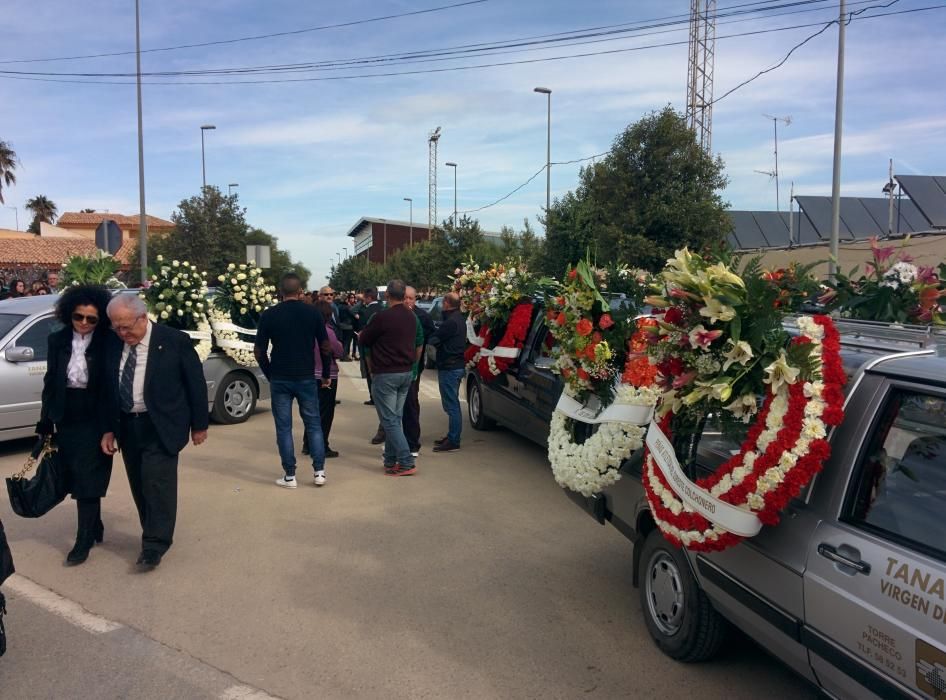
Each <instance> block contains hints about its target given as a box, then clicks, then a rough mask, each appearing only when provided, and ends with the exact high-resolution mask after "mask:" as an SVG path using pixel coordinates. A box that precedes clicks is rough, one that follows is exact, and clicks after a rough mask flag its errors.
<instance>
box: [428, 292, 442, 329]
mask: <svg viewBox="0 0 946 700" xmlns="http://www.w3.org/2000/svg"><path fill="white" fill-rule="evenodd" d="M428 313H429V314H430V318H431V319H432V320H433V321H434V323H440V322H441V321H442V320H443V299H440V298H439V297H438V298H437V299H435V300H434V304H433V306H431V307H430V311H429V312H428Z"/></svg>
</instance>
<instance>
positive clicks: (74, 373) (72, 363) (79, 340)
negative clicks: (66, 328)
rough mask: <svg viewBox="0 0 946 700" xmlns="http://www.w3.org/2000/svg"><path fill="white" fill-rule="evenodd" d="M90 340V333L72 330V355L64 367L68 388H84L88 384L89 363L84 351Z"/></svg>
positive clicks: (87, 347)
mask: <svg viewBox="0 0 946 700" xmlns="http://www.w3.org/2000/svg"><path fill="white" fill-rule="evenodd" d="M91 342H92V334H91V333H87V334H86V335H82V334H80V333H76V332H75V331H73V332H72V356H71V357H70V358H69V365H68V366H67V367H66V386H67V387H69V388H70V389H85V388H86V387H87V386H88V385H89V365H88V363H87V362H86V359H85V351H86V350H88V349H89V343H91Z"/></svg>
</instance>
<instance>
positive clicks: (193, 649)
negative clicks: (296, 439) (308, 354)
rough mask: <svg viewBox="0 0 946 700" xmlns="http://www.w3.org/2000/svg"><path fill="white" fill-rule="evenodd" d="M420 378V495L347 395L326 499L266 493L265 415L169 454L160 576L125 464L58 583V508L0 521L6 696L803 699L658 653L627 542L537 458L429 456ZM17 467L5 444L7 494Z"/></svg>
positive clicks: (787, 681) (347, 380)
mask: <svg viewBox="0 0 946 700" xmlns="http://www.w3.org/2000/svg"><path fill="white" fill-rule="evenodd" d="M343 371H344V372H345V373H352V374H353V373H354V372H355V371H356V367H355V366H353V365H352V364H347V365H344V366H343ZM425 377H426V378H425V380H424V383H423V384H424V385H423V389H422V392H421V404H422V425H423V428H424V441H425V443H426V444H425V448H424V450H423V451H422V453H421V458H420V459H419V460H418V466H419V469H418V474H417V475H416V476H413V477H401V478H390V477H385V476H384V475H383V474H382V471H381V460H380V454H379V452H380V450H379V448H377V447H375V446H372V445H370V444H368V438H369V437H370V436H371V435H372V434H373V433H374V430H375V428H376V425H377V418H376V416H375V414H374V412H373V410H372V409H371V408H370V407H368V406H364V405H362V401H363V400H364V399H365V398H367V394H366V391H365V389H364V386H363V382H362V381H361V380H359V379H356V378H354V377H353V376H346V377H343V378H342V380H341V387H340V391H339V396H340V398H341V399H342V404H341V405H340V406H338V411H337V413H336V420H335V428H334V430H333V437H332V445H333V447H334V448H335V449H337V450H339V451H340V452H341V457H340V458H339V459H335V460H330V461H329V462H328V468H327V469H328V471H327V473H328V484H327V485H326V486H325V487H324V488H321V489H317V488H315V486H314V485H313V484H312V482H311V477H310V474H309V472H308V469H307V468H302V465H303V462H302V461H301V459H300V469H299V476H300V478H301V482H300V487H299V488H298V489H296V490H295V491H289V490H284V489H279V488H277V487H276V486H275V485H274V484H273V483H272V482H273V480H274V479H276V478H277V477H278V476H279V474H280V469H279V460H278V457H277V456H276V453H275V445H274V438H273V426H272V420H271V418H270V415H269V411H268V405H267V404H266V403H262V404H261V406H260V409H259V412H258V415H255V416H254V417H253V418H252V419H251V420H250V421H249V422H247V423H246V424H244V425H240V426H212V428H211V432H210V438H209V439H208V441H207V443H206V444H205V445H203V446H201V447H198V448H194V447H188V448H187V450H186V451H185V452H184V453H183V455H182V459H181V473H180V502H179V514H178V524H177V532H176V542H175V544H174V547H173V548H172V549H171V551H170V552H169V553H168V555H167V556H166V557H165V559H164V562H163V563H162V564H161V566H160V567H159V568H158V569H157V570H155V571H153V572H151V573H147V574H140V573H137V572H136V571H135V568H134V560H135V558H136V556H137V554H138V550H139V536H140V531H139V528H138V523H137V516H136V514H135V511H134V505H133V503H132V501H131V497H130V494H129V492H128V485H127V481H126V479H125V476H124V470H123V468H122V465H121V460H120V459H117V460H116V469H115V471H114V474H113V478H112V485H111V488H110V490H109V497H108V498H107V499H106V501H105V503H104V505H103V519H104V521H105V528H106V530H105V543H104V544H103V545H102V546H98V547H96V548H95V549H94V550H93V552H92V554H91V556H90V558H89V561H88V562H87V563H86V564H84V565H82V566H79V567H75V568H66V567H64V566H63V559H64V557H65V553H66V552H67V551H68V550H69V548H70V546H71V544H72V538H73V535H74V528H75V525H74V519H75V511H74V505H73V504H72V503H71V502H67V503H64V504H63V505H61V506H59V507H58V508H57V509H56V510H54V511H53V512H52V513H50V514H48V515H47V516H46V517H44V518H41V519H39V520H36V521H28V520H23V519H20V518H17V517H16V516H14V515H13V514H12V513H11V512H10V510H9V504H8V503H6V501H5V499H3V502H2V504H0V518H2V519H3V522H4V524H5V526H6V528H7V532H8V535H9V537H10V543H11V547H12V549H13V555H14V559H15V562H16V565H17V569H18V572H19V576H21V577H23V578H22V579H20V578H18V579H16V580H15V581H13V582H12V585H11V586H4V591H5V592H6V593H7V597H8V599H9V603H8V608H9V610H10V615H9V636H10V649H9V651H8V654H7V656H5V657H3V658H2V659H0V697H2V698H3V700H8V699H10V700H18V699H19V698H66V697H75V698H204V697H206V698H231V699H233V698H239V699H244V700H245V699H251V700H252V699H255V698H266V697H280V698H314V697H318V698H386V699H387V698H391V699H395V698H477V699H480V698H577V697H599V698H661V697H677V696H681V695H683V694H691V695H696V696H698V697H700V698H706V699H710V698H726V699H727V700H732V699H734V698H757V697H760V696H762V695H764V696H766V697H767V698H769V699H771V700H776V699H778V698H804V697H815V694H814V692H813V691H812V690H811V689H810V688H809V687H808V686H807V685H806V684H805V683H804V682H803V681H801V680H799V679H797V678H796V677H795V676H794V675H792V674H791V672H789V671H788V670H787V669H786V668H785V667H784V666H782V665H781V664H779V663H778V662H777V661H775V660H773V659H771V658H770V657H768V656H767V655H766V654H765V653H764V652H763V651H762V650H761V649H759V648H758V647H757V646H755V645H754V644H752V643H751V642H749V641H747V640H745V639H742V638H736V640H735V641H734V642H733V644H731V645H730V646H729V647H728V648H727V650H726V652H725V653H724V654H723V655H722V656H721V657H720V658H719V659H717V660H715V661H714V662H712V663H706V664H699V665H681V664H677V663H675V662H673V661H671V660H670V659H668V658H667V657H665V656H664V655H663V654H661V653H660V652H659V651H658V650H657V649H656V648H655V647H654V646H653V644H652V643H651V641H650V638H649V636H648V634H647V630H646V627H645V625H644V622H643V619H642V617H641V612H640V606H639V603H638V591H637V589H635V588H634V587H633V586H632V585H631V581H630V570H631V561H630V548H629V544H628V542H627V541H626V540H625V539H624V538H623V537H622V536H621V535H620V534H618V533H617V532H616V531H614V530H613V529H611V528H603V527H601V526H599V525H597V524H595V523H594V522H593V521H592V520H591V519H590V518H588V516H587V515H585V514H584V513H582V512H580V511H579V510H578V509H577V508H576V507H575V506H574V505H573V504H572V503H571V502H570V501H569V500H568V499H567V498H566V497H565V496H564V495H563V494H562V493H561V490H560V489H559V487H558V486H557V485H556V484H555V482H554V481H553V479H552V477H551V474H550V471H549V469H548V464H547V461H546V458H545V453H544V451H543V450H542V449H541V448H539V447H537V446H535V445H532V444H531V443H529V442H527V441H525V440H524V439H522V438H519V437H518V436H517V435H515V434H513V433H511V432H508V431H505V430H502V429H498V430H496V431H492V432H490V433H477V432H474V431H472V430H471V429H469V428H467V429H466V430H465V433H464V440H463V449H462V450H461V451H460V452H457V453H451V454H445V455H436V454H433V453H431V452H430V441H431V440H432V439H433V438H435V437H439V436H440V435H442V434H443V433H444V432H445V423H446V421H445V418H444V416H443V413H442V411H441V409H440V406H439V400H438V399H436V398H435V397H436V395H437V394H436V383H435V376H434V375H432V373H430V372H427V373H425ZM297 435H299V436H300V438H301V427H300V428H299V429H298V430H297ZM28 448H29V443H28V442H23V441H21V442H17V443H8V444H0V474H3V475H8V474H10V473H12V472H13V471H14V468H15V467H17V466H19V465H20V464H21V463H22V460H23V458H24V456H25V453H26V451H27V450H28ZM32 584H36V585H35V586H33V585H32ZM36 591H41V592H47V593H46V595H45V597H44V595H40V594H37V593H36ZM48 592H54V593H55V594H56V595H50V594H48ZM57 596H61V598H59V597H57ZM86 618H88V619H89V620H92V622H91V623H89V622H88V620H86ZM83 620H86V623H87V624H85V626H82V625H83ZM95 620H99V621H100V622H101V624H100V625H98V624H97V623H95V622H94V621H95Z"/></svg>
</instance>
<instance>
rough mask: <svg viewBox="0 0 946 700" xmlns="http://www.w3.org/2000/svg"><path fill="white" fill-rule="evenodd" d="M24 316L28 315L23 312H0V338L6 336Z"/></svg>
mask: <svg viewBox="0 0 946 700" xmlns="http://www.w3.org/2000/svg"><path fill="white" fill-rule="evenodd" d="M24 318H26V316H23V315H21V314H0V339H2V338H4V337H5V336H6V334H7V333H9V332H10V331H11V330H13V327H14V326H16V324H18V323H19V322H20V321H22V320H23V319H24Z"/></svg>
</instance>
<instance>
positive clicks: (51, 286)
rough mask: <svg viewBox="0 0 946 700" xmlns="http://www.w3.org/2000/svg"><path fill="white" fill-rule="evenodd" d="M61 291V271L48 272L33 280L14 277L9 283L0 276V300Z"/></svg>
mask: <svg viewBox="0 0 946 700" xmlns="http://www.w3.org/2000/svg"><path fill="white" fill-rule="evenodd" d="M58 291H59V273H58V272H48V273H46V274H45V275H44V276H42V277H40V278H39V279H35V280H33V281H32V282H27V281H26V280H23V279H19V278H16V277H14V278H13V279H11V280H10V283H9V284H7V281H6V279H5V278H4V277H2V276H0V301H2V300H3V299H16V298H18V297H35V296H42V295H44V294H55V293H56V292H58Z"/></svg>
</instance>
